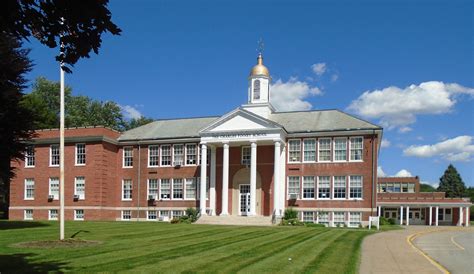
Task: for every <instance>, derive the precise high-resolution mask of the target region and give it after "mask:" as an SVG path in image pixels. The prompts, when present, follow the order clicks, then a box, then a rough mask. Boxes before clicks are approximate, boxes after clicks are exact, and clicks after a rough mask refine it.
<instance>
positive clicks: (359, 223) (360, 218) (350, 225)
mask: <svg viewBox="0 0 474 274" xmlns="http://www.w3.org/2000/svg"><path fill="white" fill-rule="evenodd" d="M354 215H358V216H359V220H358V224H357V225H352V224H351V223H352V222H351V221H352V219H351V217H352V216H354ZM347 223H348V227H359V225H361V224H362V212H349V218H348V221H347Z"/></svg>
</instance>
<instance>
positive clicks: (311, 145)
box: [303, 139, 316, 162]
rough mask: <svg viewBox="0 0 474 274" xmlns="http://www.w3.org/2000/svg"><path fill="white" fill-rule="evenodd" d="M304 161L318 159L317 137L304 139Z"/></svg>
mask: <svg viewBox="0 0 474 274" xmlns="http://www.w3.org/2000/svg"><path fill="white" fill-rule="evenodd" d="M303 161H304V162H315V161H316V140H315V139H304V140H303Z"/></svg>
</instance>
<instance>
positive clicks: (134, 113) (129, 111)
mask: <svg viewBox="0 0 474 274" xmlns="http://www.w3.org/2000/svg"><path fill="white" fill-rule="evenodd" d="M120 108H122V113H123V116H124V117H125V118H126V119H139V118H140V117H142V116H143V115H142V114H141V113H140V111H138V110H137V109H136V108H134V107H132V106H129V105H125V106H120Z"/></svg>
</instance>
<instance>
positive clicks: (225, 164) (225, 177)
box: [221, 143, 229, 216]
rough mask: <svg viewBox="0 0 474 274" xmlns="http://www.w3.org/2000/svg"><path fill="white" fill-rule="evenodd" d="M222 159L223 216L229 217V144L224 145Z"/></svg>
mask: <svg viewBox="0 0 474 274" xmlns="http://www.w3.org/2000/svg"><path fill="white" fill-rule="evenodd" d="M222 155H223V157H222V211H221V216H225V215H229V212H228V207H229V143H224V149H223V154H222Z"/></svg>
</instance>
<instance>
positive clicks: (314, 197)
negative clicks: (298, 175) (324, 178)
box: [300, 176, 316, 200]
mask: <svg viewBox="0 0 474 274" xmlns="http://www.w3.org/2000/svg"><path fill="white" fill-rule="evenodd" d="M309 177H312V178H313V198H305V197H304V189H305V187H304V186H305V184H304V182H305V178H309ZM300 197H301V199H302V200H314V199H316V177H315V176H302V179H301V196H300Z"/></svg>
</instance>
